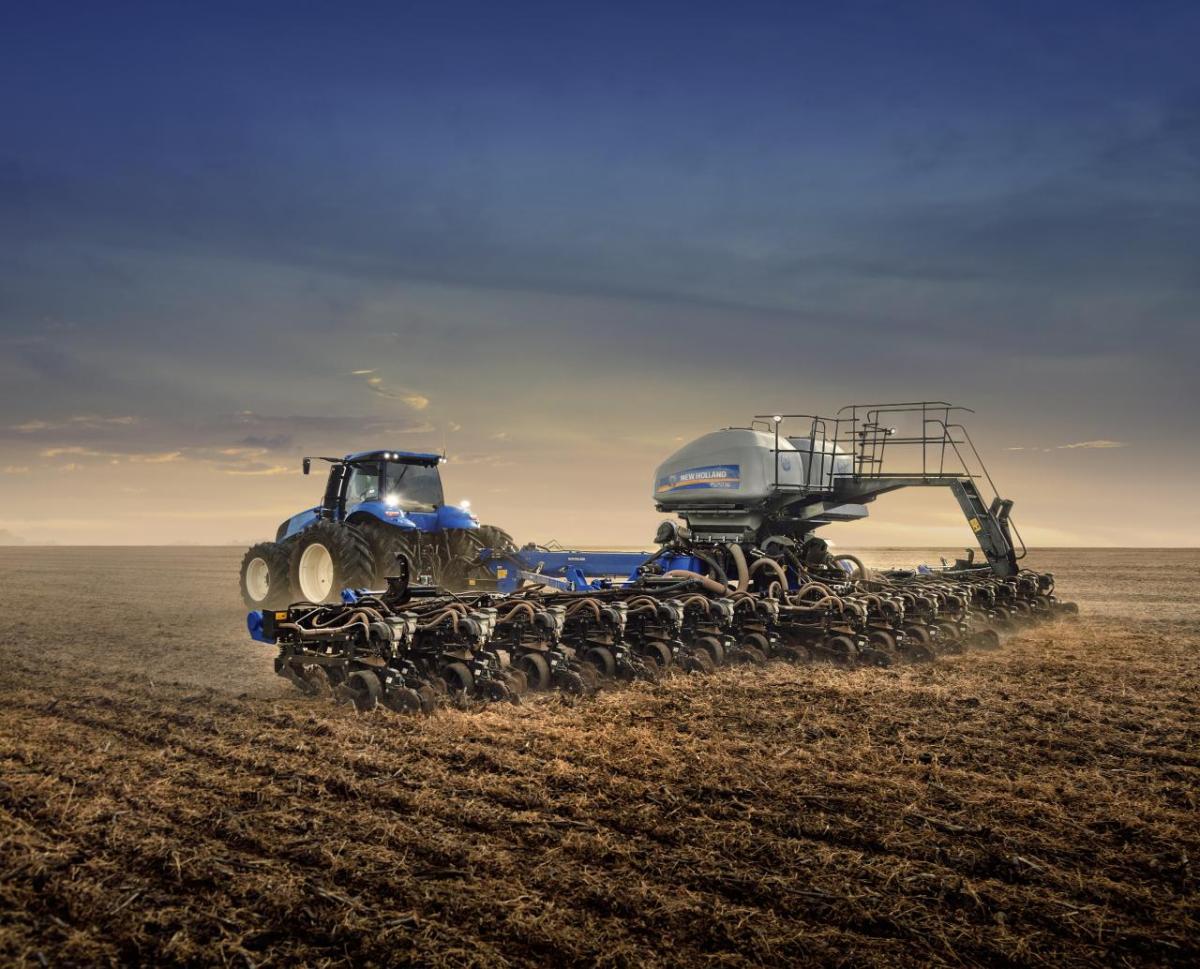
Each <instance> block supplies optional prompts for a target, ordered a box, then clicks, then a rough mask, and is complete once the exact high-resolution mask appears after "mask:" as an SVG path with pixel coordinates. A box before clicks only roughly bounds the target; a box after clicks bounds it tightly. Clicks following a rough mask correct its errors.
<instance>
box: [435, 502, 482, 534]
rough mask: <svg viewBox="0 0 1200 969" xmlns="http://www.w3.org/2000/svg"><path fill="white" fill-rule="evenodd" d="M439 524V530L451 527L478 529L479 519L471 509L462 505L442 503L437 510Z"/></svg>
mask: <svg viewBox="0 0 1200 969" xmlns="http://www.w3.org/2000/svg"><path fill="white" fill-rule="evenodd" d="M437 524H438V530H439V531H446V530H447V529H450V528H463V529H476V528H478V527H479V519H478V518H476V517H475V516H474V515H472V514H471V512H470V510H469V509H466V508H463V507H462V506H460V505H440V506H439V507H438V510H437Z"/></svg>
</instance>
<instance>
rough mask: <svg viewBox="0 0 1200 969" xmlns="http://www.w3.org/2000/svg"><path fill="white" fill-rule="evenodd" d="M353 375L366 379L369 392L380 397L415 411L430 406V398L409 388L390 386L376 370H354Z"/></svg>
mask: <svg viewBox="0 0 1200 969" xmlns="http://www.w3.org/2000/svg"><path fill="white" fill-rule="evenodd" d="M351 374H352V375H353V376H355V377H363V378H365V380H364V383H365V384H366V386H367V390H369V391H370V392H371V393H373V394H376V395H377V396H379V397H386V398H388V399H389V400H398V401H400V402H401V403H402V404H404V405H405V406H406V407H411V408H412V409H413V410H424V409H425V408H426V407H428V406H429V398H428V397H426V396H425V395H424V394H422V393H420V392H419V391H416V390H409V389H408V388H407V387H392V386H389V385H388V384H387V383H386V382H385V381H384V379H383V378H382V377H381V376H379V373H378V371H376V370H352V371H351Z"/></svg>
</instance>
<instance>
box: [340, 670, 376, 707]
mask: <svg viewBox="0 0 1200 969" xmlns="http://www.w3.org/2000/svg"><path fill="white" fill-rule="evenodd" d="M341 690H342V691H343V695H345V696H346V697H347V698H348V699H349V700H350V702H351V703H353V704H354V709H355V710H357V711H358V712H359V713H370V712H371V711H372V710H374V709H375V708H376V707H377V706H379V695H380V693H382V692H383V689H382V687H381V686H380V684H379V677H378V676H376V675H375V674H374V673H372V672H370V671H369V670H355V671H354V672H353V673H351V674H350V675H349V676H348V677H346V682H345V684H344V685H343V686H342V687H341Z"/></svg>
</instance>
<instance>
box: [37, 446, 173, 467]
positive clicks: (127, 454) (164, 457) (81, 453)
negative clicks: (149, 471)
mask: <svg viewBox="0 0 1200 969" xmlns="http://www.w3.org/2000/svg"><path fill="white" fill-rule="evenodd" d="M41 456H42V457H44V458H61V457H76V458H105V459H107V460H109V461H112V462H113V463H116V462H119V461H133V462H137V463H142V464H166V463H167V462H169V461H178V460H179V459H180V458H181V457H183V452H182V451H150V452H144V451H98V450H96V449H94V448H87V447H81V446H79V445H72V446H70V447H51V448H46V449H45V450H44V451H42V452H41Z"/></svg>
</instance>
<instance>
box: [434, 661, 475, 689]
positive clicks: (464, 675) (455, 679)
mask: <svg viewBox="0 0 1200 969" xmlns="http://www.w3.org/2000/svg"><path fill="white" fill-rule="evenodd" d="M442 676H443V677H444V678H445V680H446V689H447V690H449V691H450V693H451V694H455V693H465V694H466V695H467V696H474V695H475V675H474V674H473V673H472V672H471V670H470V669H469V668H468V667H467V664H466V663H447V664H446V665H445V666H444V667H443V668H442Z"/></svg>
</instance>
